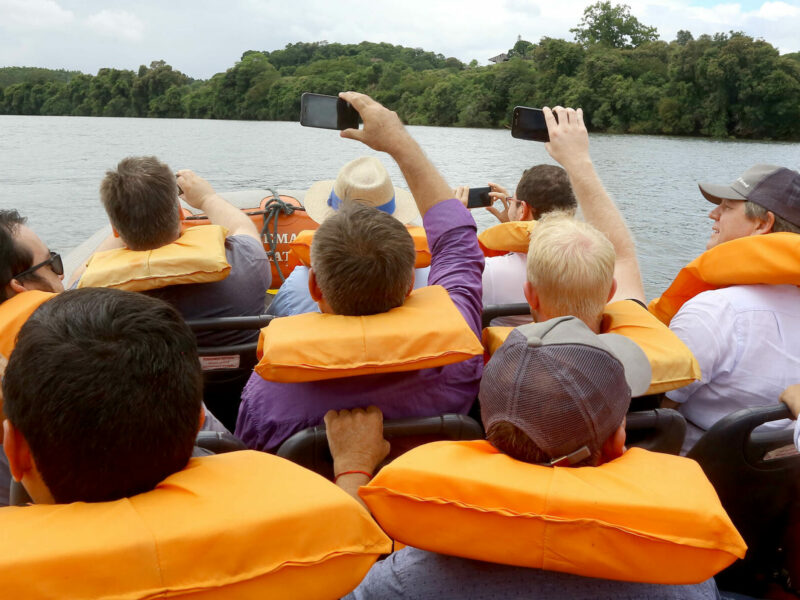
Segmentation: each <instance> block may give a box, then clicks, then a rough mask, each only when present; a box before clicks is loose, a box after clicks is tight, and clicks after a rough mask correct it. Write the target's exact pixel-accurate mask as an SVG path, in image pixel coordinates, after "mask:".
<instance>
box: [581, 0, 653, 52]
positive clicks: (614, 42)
mask: <svg viewBox="0 0 800 600" xmlns="http://www.w3.org/2000/svg"><path fill="white" fill-rule="evenodd" d="M630 8H631V7H630V6H628V5H627V4H615V5H614V6H611V2H608V1H606V2H596V3H594V4H592V5H590V6H587V7H586V9H585V10H584V11H583V19H582V20H581V22H580V24H579V25H578V27H575V28H574V29H570V32H572V33H574V34H575V40H576V41H577V42H579V43H581V44H583V45H584V46H590V45H593V44H605V45H607V46H610V47H612V48H635V47H636V46H639V45H640V44H643V43H644V42H652V41H655V40H657V39H658V30H657V29H656V28H655V27H649V26H647V25H644V24H642V23H640V22H639V19H637V18H636V17H634V16H633V15H632V14H631V13H630Z"/></svg>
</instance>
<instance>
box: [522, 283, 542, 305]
mask: <svg viewBox="0 0 800 600" xmlns="http://www.w3.org/2000/svg"><path fill="white" fill-rule="evenodd" d="M522 290H523V291H524V292H525V299H526V300H527V301H528V306H530V307H531V310H539V292H537V291H536V287H535V286H534V285H533V284H532V283H531V282H530V281H526V282H525V285H524V286H523V288H522Z"/></svg>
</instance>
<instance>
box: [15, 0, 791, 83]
mask: <svg viewBox="0 0 800 600" xmlns="http://www.w3.org/2000/svg"><path fill="white" fill-rule="evenodd" d="M613 1H614V0H612V2H613ZM591 3H592V2H589V1H587V0H558V1H554V0H480V1H474V0H395V1H391V2H389V1H387V2H382V1H381V0H337V1H335V2H334V1H331V0H294V1H292V0H228V1H226V2H215V1H210V0H196V1H192V2H188V1H175V2H170V1H169V0H160V1H158V2H157V1H154V0H137V1H136V2H130V1H129V0H127V1H125V2H122V1H116V0H111V1H104V2H100V1H98V0H81V1H77V0H76V1H72V0H0V66H35V67H48V68H53V69H70V70H79V71H83V72H85V73H92V74H94V73H96V72H97V70H98V69H99V68H101V67H115V68H119V69H137V68H138V67H139V65H141V64H148V65H149V64H150V62H151V61H153V60H159V59H163V60H165V61H166V62H167V63H168V64H170V65H172V66H173V67H174V68H176V69H178V70H180V71H183V72H184V73H186V74H187V75H189V76H191V77H195V78H200V79H207V78H208V77H210V76H212V75H213V74H214V73H218V72H221V71H225V70H226V69H228V68H229V67H231V66H233V64H234V63H235V62H236V61H237V60H239V58H240V57H241V55H242V53H243V52H244V51H245V50H276V49H279V48H283V47H284V46H285V45H286V44H288V43H293V42H314V41H320V40H327V41H329V42H341V43H358V42H361V41H364V40H368V41H371V42H389V43H391V44H400V45H403V46H411V47H420V48H424V49H425V50H429V51H433V52H439V53H441V54H444V55H445V56H455V57H456V58H459V59H460V60H462V61H464V62H469V61H470V60H472V59H477V60H478V62H479V63H480V64H486V61H487V59H488V58H489V57H492V56H495V55H496V54H499V53H500V52H505V51H506V50H508V48H510V47H511V46H513V44H514V42H515V41H516V40H517V36H518V35H521V36H522V38H523V39H526V40H529V41H531V42H536V41H538V40H539V39H540V38H541V37H543V36H549V37H556V38H562V39H568V40H572V39H573V36H572V34H571V33H570V32H569V29H570V28H571V27H575V26H576V25H577V24H578V23H579V22H580V19H581V16H582V14H583V9H584V8H585V7H586V6H587V5H588V4H591ZM628 4H629V5H630V6H631V11H632V13H633V15H634V16H636V17H637V18H638V19H639V20H640V21H641V22H642V23H644V24H646V25H652V26H655V27H657V28H658V32H659V34H660V35H661V39H663V40H666V41H670V40H673V39H674V38H675V34H676V32H677V31H678V30H679V29H688V30H689V31H691V32H692V34H694V36H695V37H697V36H698V35H700V34H702V33H716V32H719V31H723V32H727V31H729V30H740V31H744V32H745V33H747V34H748V35H751V36H753V37H760V38H763V39H765V40H766V41H768V42H770V43H771V44H772V45H774V46H776V47H777V48H779V50H780V51H781V53H786V52H797V51H800V0H770V1H763V0H743V1H741V2H736V3H719V2H716V1H715V0H629V1H628Z"/></svg>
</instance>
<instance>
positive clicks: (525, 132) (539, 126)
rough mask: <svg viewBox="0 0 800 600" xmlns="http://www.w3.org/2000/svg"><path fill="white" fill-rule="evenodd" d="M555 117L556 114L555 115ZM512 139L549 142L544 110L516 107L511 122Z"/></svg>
mask: <svg viewBox="0 0 800 600" xmlns="http://www.w3.org/2000/svg"><path fill="white" fill-rule="evenodd" d="M553 116H555V113H553ZM557 118H558V117H556V119H557ZM511 137H515V138H518V139H521V140H534V141H536V142H549V141H550V134H549V133H547V122H546V121H545V120H544V112H543V111H542V109H541V108H528V107H527V106H515V107H514V117H513V119H512V121H511Z"/></svg>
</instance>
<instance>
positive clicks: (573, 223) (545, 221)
mask: <svg viewBox="0 0 800 600" xmlns="http://www.w3.org/2000/svg"><path fill="white" fill-rule="evenodd" d="M615 260H616V254H615V252H614V246H612V245H611V242H610V241H608V238H607V237H606V236H605V235H603V234H602V233H600V232H599V231H598V230H597V229H595V228H594V227H592V226H591V225H589V224H588V223H585V222H583V221H577V220H575V219H572V218H570V217H569V216H568V215H565V214H563V213H552V214H548V215H545V216H544V217H542V218H541V219H540V220H539V221H538V222H537V223H536V227H534V229H533V232H532V233H531V242H530V246H529V247H528V266H527V270H528V281H529V282H530V283H531V285H533V286H534V287H535V288H536V292H537V294H538V296H539V298H540V301H541V302H542V304H543V305H545V306H546V307H547V308H548V311H549V315H550V316H551V317H556V316H566V315H573V316H575V317H578V318H579V319H581V320H582V321H583V322H584V323H586V324H587V325H589V326H590V327H594V326H595V325H596V324H597V322H598V320H599V319H600V316H601V315H602V313H603V309H604V308H605V305H606V302H607V301H608V294H609V292H610V291H611V286H612V283H613V280H614V262H615Z"/></svg>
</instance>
